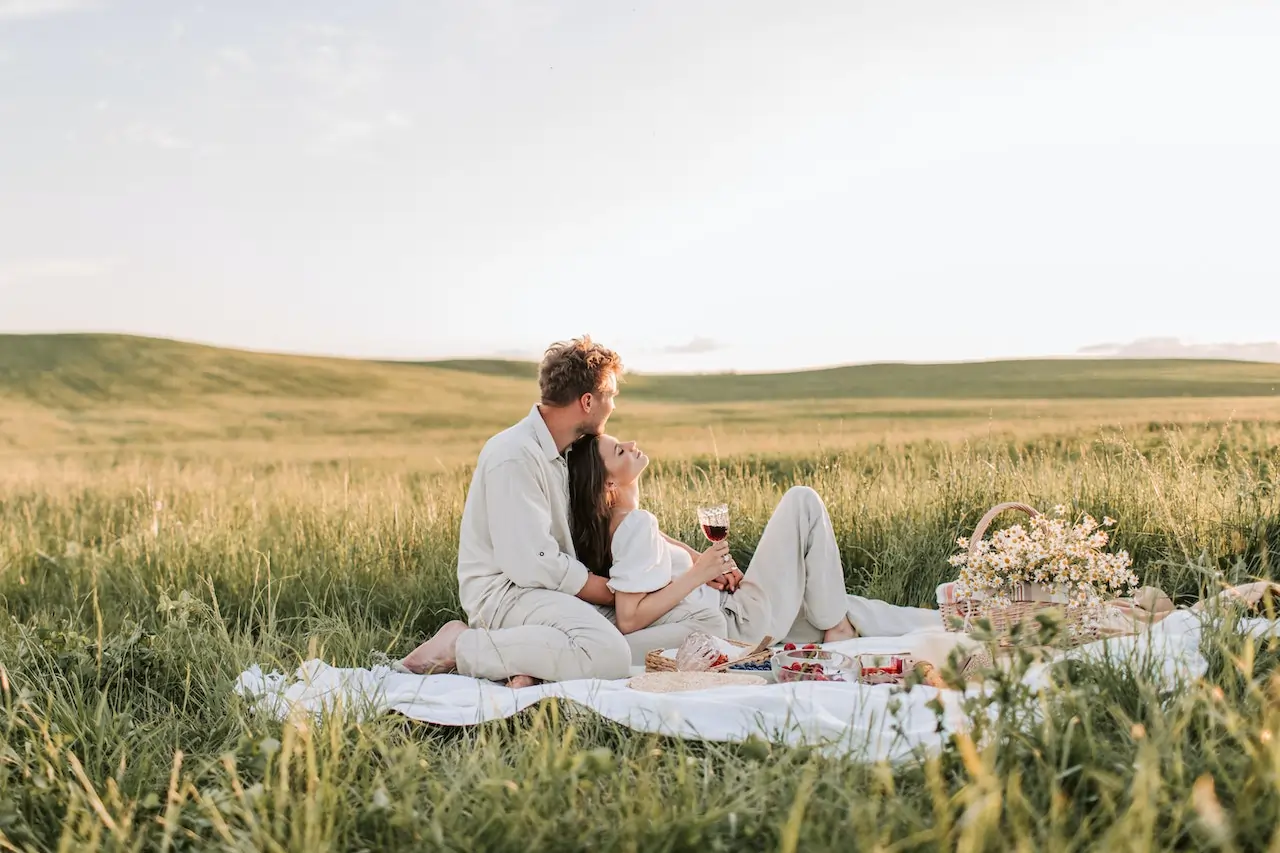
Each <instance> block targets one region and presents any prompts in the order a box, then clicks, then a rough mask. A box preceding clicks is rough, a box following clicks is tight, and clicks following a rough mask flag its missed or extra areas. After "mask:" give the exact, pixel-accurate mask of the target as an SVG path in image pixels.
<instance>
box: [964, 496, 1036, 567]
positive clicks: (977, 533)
mask: <svg viewBox="0 0 1280 853" xmlns="http://www.w3.org/2000/svg"><path fill="white" fill-rule="evenodd" d="M1007 509H1016V510H1018V511H1020V512H1025V513H1026V514H1027V515H1029V516H1030V517H1031V518H1035V517H1036V516H1038V515H1039V514H1040V513H1039V512H1037V511H1036V509H1035V508H1034V507H1031V506H1028V505H1027V504H1024V503H1018V502H1016V501H1011V502H1009V503H1003V504H996V505H995V506H993V507H992V508H991V509H989V510H987V514H986V515H984V516H982V518H980V519H978V526H977V527H975V528H973V535H972V536H970V537H969V556H970V557H973V556H974V554H975V553H976V552H977V550H978V542H979V541H981V539H982V537H983V536H984V535H986V532H987V528H988V527H990V526H991V522H992V521H994V520H995V517H996V516H997V515H999V514H1000V513H1002V512H1004V511H1005V510H1007Z"/></svg>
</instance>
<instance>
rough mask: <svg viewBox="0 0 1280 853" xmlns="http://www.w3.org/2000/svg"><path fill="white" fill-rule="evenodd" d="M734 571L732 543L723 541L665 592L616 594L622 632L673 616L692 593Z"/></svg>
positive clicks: (615, 603)
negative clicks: (713, 578) (719, 576)
mask: <svg viewBox="0 0 1280 853" xmlns="http://www.w3.org/2000/svg"><path fill="white" fill-rule="evenodd" d="M726 558H727V560H726ZM732 567H733V559H732V558H731V557H729V543H727V542H725V541H723V540H722V541H720V542H716V543H715V544H713V545H712V546H711V547H710V548H708V549H707V550H706V551H705V552H703V553H701V554H699V555H698V559H697V560H695V561H694V564H693V567H692V568H690V569H689V571H687V572H685V573H684V574H682V575H680V576H678V577H676V578H675V579H674V580H672V581H671V582H670V583H668V584H667V585H666V586H664V587H663V588H662V589H658V590H654V591H653V592H616V593H615V595H614V602H613V607H614V614H615V616H616V618H617V621H618V630H619V631H621V632H622V633H624V634H630V633H632V632H633V631H639V630H640V629H641V628H648V627H649V626H650V625H652V624H653V623H654V622H656V621H657V620H658V619H660V618H662V617H663V616H665V615H666V614H667V613H670V612H671V609H672V608H673V607H675V606H676V605H677V604H679V603H680V602H682V601H684V600H685V598H686V597H687V596H688V595H689V593H691V592H693V591H694V590H695V589H697V588H698V587H699V586H701V585H702V584H704V583H706V582H707V581H708V580H710V579H711V578H712V577H716V576H718V575H719V574H720V573H721V572H724V571H726V570H728V569H731V568H732Z"/></svg>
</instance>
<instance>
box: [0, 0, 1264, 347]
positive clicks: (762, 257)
mask: <svg viewBox="0 0 1280 853" xmlns="http://www.w3.org/2000/svg"><path fill="white" fill-rule="evenodd" d="M1278 44H1280V3H1277V2H1273V1H1271V2H1261V0H1260V1H1259V2H1231V0H1199V2H1178V0H1152V2H1127V0H1099V1H1098V2H1094V1H1093V0H1072V2H1063V0H1044V2H1040V0H1007V1H1006V0H1001V1H1000V2H996V1H995V0H973V2H965V3H957V2H954V0H937V2H933V1H932V0H930V1H929V2H926V1H925V0H920V2H915V1H914V0H901V2H885V0H873V1H869V2H862V1H861V0H842V2H827V3H822V2H805V3H787V2H777V0H771V2H751V0H724V2H705V1H704V0H679V2H661V3H652V2H643V0H631V2H625V3H616V2H604V1H603V0H585V1H584V2H556V3H540V2H525V0H509V2H499V0H485V1H484V2H480V0H457V2H448V3H440V2H417V0H412V1H409V0H406V2H374V0H369V2H359V3H357V2H318V0H310V2H305V3H303V2H293V3H286V2H276V0H255V2H232V0H216V2H214V0H209V2H206V3H189V2H183V0H157V2H145V0H137V2H134V0H98V1H97V2H93V1H92V0H0V331H6V332H18V331H74V330H86V331H88V330H93V331H122V332H135V333H140V334H149V335H161V336H166V337H176V338H182V339H188V340H197V341H205V342H211V343H219V344H227V345H234V346H244V347H251V348H258V349H270V350H286V351H298V352H315V353H336V354H349V355H361V356H392V357H414V356H420V357H437V356H445V355H487V354H527V355H533V354H536V352H537V351H538V350H539V349H540V348H541V347H542V346H543V345H545V344H546V343H547V342H548V341H550V340H552V339H555V338H560V337H567V336H570V335H573V334H577V333H580V332H583V331H588V332H591V333H593V334H594V335H595V336H596V337H597V338H599V339H601V340H603V341H604V342H605V343H608V344H610V345H613V346H615V347H616V348H618V349H620V350H622V352H623V355H624V357H625V358H626V360H627V361H628V362H629V363H630V364H631V365H632V366H634V367H637V368H640V369H650V370H657V369H663V370H665V369H673V368H681V369H690V370H714V369H724V368H735V369H740V370H752V369H776V368H785V367H798V366H809V365H818V364H831V363H843V362H858V361H874V360H915V361H926V360H955V359H977V358H989V357H1005V356H1030V355H1040V354H1069V353H1074V352H1077V351H1078V350H1080V349H1081V348H1082V347H1087V346H1090V345H1096V344H1100V343H1109V342H1111V343H1116V342H1124V341H1131V340H1134V339H1138V338H1147V337H1174V338H1182V339H1183V340H1185V341H1188V342H1192V343H1199V344H1211V343H1212V344H1218V343H1230V342H1237V343H1245V342H1257V341H1266V340H1275V339H1276V338H1277V337H1278V335H1277V332H1276V315H1277V310H1278V309H1280V295H1277V294H1278V292H1280V246H1278V244H1277V235H1278V234H1280V201H1278V200H1280V110H1277V109H1276V97H1277V94H1276V90H1277V82H1280V50H1278V49H1277V47H1276V46H1277V45H1278Z"/></svg>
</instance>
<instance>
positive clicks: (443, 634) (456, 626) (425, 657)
mask: <svg viewBox="0 0 1280 853" xmlns="http://www.w3.org/2000/svg"><path fill="white" fill-rule="evenodd" d="M465 630H467V623H466V622H459V621H458V620H456V619H455V620H453V621H452V622H446V623H445V624H444V627H442V628H441V629H440V630H439V631H436V633H435V636H434V637H432V638H431V639H430V640H427V641H426V642H425V643H423V644H422V645H420V646H418V647H417V648H416V649H414V650H413V651H411V652H409V654H407V655H405V657H404V659H403V660H401V661H400V663H402V664H404V667H405V669H407V670H409V671H410V672H416V673H418V675H431V674H432V673H436V672H453V671H454V670H455V669H457V668H458V635H459V634H461V633H462V632H463V631H465Z"/></svg>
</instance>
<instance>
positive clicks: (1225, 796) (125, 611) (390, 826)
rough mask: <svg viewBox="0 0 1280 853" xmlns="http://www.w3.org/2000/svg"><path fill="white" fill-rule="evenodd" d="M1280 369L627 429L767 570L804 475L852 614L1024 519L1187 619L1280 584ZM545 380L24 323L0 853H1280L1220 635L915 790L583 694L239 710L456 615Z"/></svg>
mask: <svg viewBox="0 0 1280 853" xmlns="http://www.w3.org/2000/svg"><path fill="white" fill-rule="evenodd" d="M1278 374H1280V367H1277V366H1273V365H1249V364H1232V363H1225V362H1199V363H1197V362H1094V361H1090V362H1016V363H1004V364H989V365H933V366H902V365H879V366H869V367H859V368H840V369H836V370H832V371H817V372H810V373H801V374H793V375H774V376H761V377H752V376H736V377H658V376H652V377H651V376H634V377H632V378H631V379H630V381H628V383H627V384H626V385H625V386H624V390H623V394H622V397H621V398H620V400H621V406H620V408H619V411H618V413H617V414H616V415H615V417H614V419H613V420H612V421H611V426H610V428H611V430H612V431H614V432H615V433H617V434H619V435H623V436H626V437H635V438H638V439H640V440H641V441H642V442H644V443H645V446H646V447H647V448H648V449H649V450H650V454H651V455H652V456H653V457H654V458H655V460H656V461H655V463H654V466H653V470H652V471H651V472H650V474H649V475H648V476H647V477H646V484H645V489H646V494H645V501H646V505H647V507H648V508H650V509H652V510H653V511H654V512H655V513H656V514H657V515H658V517H659V519H660V520H661V522H662V524H663V526H664V528H665V529H667V530H668V531H669V532H672V533H673V534H675V535H679V536H682V537H684V538H685V539H686V541H689V542H691V543H693V542H697V541H700V540H699V538H698V537H699V535H700V534H699V532H698V530H697V527H696V521H695V519H694V513H693V509H694V507H695V505H696V504H697V503H698V502H699V501H702V500H706V499H709V498H711V497H716V498H721V499H725V500H727V501H728V502H729V503H730V505H731V507H732V510H733V518H734V523H733V529H734V533H733V537H732V539H733V547H734V549H735V551H736V556H737V557H738V560H739V562H741V563H743V564H746V563H747V562H748V561H749V558H750V555H751V552H752V549H753V547H754V543H755V542H756V541H757V539H758V537H759V534H760V531H761V529H762V528H763V525H764V523H765V521H766V520H767V518H768V514H769V512H770V511H771V509H772V508H773V506H774V505H775V504H776V502H777V500H778V499H779V498H780V496H781V495H782V493H783V492H784V491H785V489H786V488H787V487H788V486H789V485H791V484H793V483H805V484H808V485H811V486H814V487H815V488H816V489H818V491H819V492H820V493H822V494H823V496H824V497H825V498H826V499H827V501H828V504H829V507H830V510H831V515H832V520H833V523H834V526H835V529H836V533H837V538H838V540H839V543H840V547H841V552H842V557H843V560H844V564H845V566H846V575H847V583H848V587H849V589H850V590H853V591H857V592H862V593H864V594H868V595H872V596H876V597H880V598H884V599H886V600H889V601H893V602H897V603H903V604H929V603H931V602H932V596H933V589H934V587H935V585H936V584H937V583H938V582H939V581H941V580H943V579H947V578H949V577H950V570H949V567H948V566H947V564H946V558H947V556H948V555H950V554H951V553H952V551H953V543H954V539H955V538H956V537H957V536H958V535H964V534H967V533H968V532H969V531H970V529H971V527H972V525H973V524H974V522H975V521H976V520H977V518H978V517H979V516H980V515H981V513H982V512H983V511H984V510H985V509H986V508H987V507H989V506H990V505H992V504H994V503H996V502H998V501H1003V500H1009V499H1020V500H1026V501H1029V502H1031V503H1033V504H1036V505H1039V506H1046V507H1047V506H1050V505H1053V504H1056V503H1065V504H1067V505H1069V506H1070V507H1072V508H1073V509H1075V510H1078V511H1088V512H1092V513H1094V514H1095V515H1098V516H1101V515H1103V514H1106V515H1111V516H1113V517H1115V518H1117V519H1119V520H1120V528H1119V531H1118V533H1117V545H1118V547H1123V548H1127V549H1128V550H1130V552H1131V553H1132V554H1133V555H1134V558H1135V561H1136V568H1137V569H1138V571H1139V573H1140V575H1141V576H1142V578H1143V580H1144V581H1145V582H1148V583H1153V584H1156V585H1158V586H1161V587H1162V588H1164V589H1165V590H1167V591H1168V592H1170V593H1171V594H1173V595H1174V596H1175V598H1176V599H1177V600H1178V601H1179V602H1181V603H1187V602H1190V601H1193V600H1196V599H1197V598H1199V597H1201V596H1202V595H1203V594H1204V593H1205V592H1207V591H1213V590H1216V589H1218V588H1219V587H1220V586H1221V585H1222V584H1224V583H1234V582H1239V581H1242V580H1246V579H1249V578H1252V577H1254V576H1266V577H1270V576H1273V575H1274V574H1275V568H1274V566H1275V562H1276V558H1277V552H1278V551H1280V449H1278V448H1280V400H1277V398H1276V395H1275V390H1274V383H1275V378H1276V376H1277V375H1278ZM531 375H532V366H531V365H527V364H520V363H512V362H482V363H477V362H457V363H438V364H429V365H416V364H385V363H375V362H361V361H350V360H341V359H313V358H299V357H291V356H272V355H262V354H254V353H238V352H233V351H227V350H219V349H215V348H209V347H196V346H191V345H187V344H178V343H173V342H166V341H153V340H145V339H136V338H123V337H118V336H28V337H14V336H9V337H0V612H2V613H3V617H4V618H3V621H2V622H0V667H2V668H0V849H4V850H9V849H18V850H51V849H110V850H178V849H212V848H217V849H244V850H306V851H313V850H373V849H378V850H381V849H399V848H410V849H427V850H476V851H489V850H494V851H502V850H519V851H530V850H541V849H548V850H588V849H608V850H613V849H616V850H624V851H627V850H673V851H681V850H696V851H700V853H701V852H702V851H714V850H729V851H746V850H785V851H795V850H806V851H807V850H825V849H833V850H835V849H838V850H849V849H879V850H918V849H930V850H955V849H960V850H966V851H977V850H997V849H1024V850H1063V851H1070V850H1081V849H1092V848H1097V849H1124V850H1155V849H1168V848H1182V849H1217V848H1220V849H1237V850H1262V849H1280V836H1278V835H1277V834H1276V832H1277V831H1276V829H1275V827H1276V826H1278V825H1280V769H1278V768H1280V739H1277V738H1276V737H1275V735H1276V734H1277V726H1280V676H1277V674H1276V670H1275V665H1276V660H1277V654H1278V652H1277V649H1275V648H1274V647H1273V646H1272V645H1266V644H1263V645H1249V644H1247V643H1245V642H1243V641H1242V640H1241V639H1240V637H1239V636H1238V635H1235V634H1232V633H1230V632H1225V633H1222V634H1219V635H1215V636H1210V637H1208V638H1207V639H1206V641H1205V651H1206V653H1207V654H1208V656H1209V658H1210V660H1211V662H1212V667H1211V670H1210V672H1209V674H1208V675H1207V676H1206V678H1204V679H1203V680H1201V681H1200V682H1197V683H1196V684H1194V685H1192V686H1190V687H1189V688H1188V689H1186V690H1182V691H1179V692H1178V693H1177V694H1176V695H1167V694H1163V693H1161V692H1160V689H1159V687H1158V684H1157V681H1156V679H1154V678H1153V676H1152V674H1151V673H1149V672H1147V671H1146V670H1145V669H1144V668H1143V667H1141V666H1139V667H1138V668H1137V669H1136V670H1129V669H1125V668H1108V667H1103V666H1090V667H1084V666H1074V667H1068V668H1061V669H1059V670H1057V671H1056V672H1055V676H1054V678H1055V682H1054V683H1055V686H1054V687H1053V689H1052V690H1051V691H1049V692H1048V693H1047V694H1046V695H1044V696H1032V695H1028V694H1027V693H1026V692H1025V691H1022V690H1020V689H1018V688H1017V687H1016V685H1014V684H1012V683H1010V682H1009V681H1008V680H1007V678H1006V679H1005V681H1003V682H997V683H996V685H995V686H996V688H997V690H998V693H999V695H1000V696H1001V698H1002V700H1003V704H1002V706H1001V707H1002V711H1001V713H999V714H996V715H993V716H992V717H991V719H990V722H989V724H985V725H984V727H983V728H982V729H981V730H980V731H978V732H975V738H974V739H968V740H966V739H960V740H957V741H955V742H954V743H951V744H950V745H949V746H948V747H947V749H946V750H945V751H944V752H943V753H942V754H941V755H939V756H934V757H931V758H928V759H922V760H921V761H919V762H916V763H911V764H908V765H904V766H900V767H888V766H883V765H875V764H860V763H857V762H853V761H849V760H838V759H833V758H824V757H822V756H821V755H818V754H816V753H814V752H812V751H810V750H806V749H790V748H783V747H779V746H776V745H770V744H766V743H763V742H753V743H749V744H745V745H715V744H703V743H693V742H679V741H675V740H669V739H663V738H657V737H653V736H649V735H641V734H637V733H634V732H631V731H629V730H626V729H622V728H619V727H617V726H614V725H612V724H608V723H606V722H604V721H602V720H600V719H599V718H597V717H595V716H593V715H590V714H583V713H581V712H577V711H575V709H574V708H573V707H572V706H566V705H557V704H544V705H543V706H540V707H538V708H536V709H533V710H530V711H527V712H525V713H523V714H521V715H519V716H518V717H516V718H513V719H512V720H509V721H503V722H500V723H494V724H490V725H485V726H480V727H475V728H469V729H448V728H443V727H435V726H427V725H420V724H416V723H411V722H408V721H406V720H403V719H401V718H398V717H394V716H388V717H385V718H380V719H376V720H368V721H358V720H355V719H353V718H352V717H350V716H349V715H346V714H344V713H341V712H336V713H335V714H333V715H331V716H330V717H328V718H326V719H324V720H320V721H305V720H292V721H288V722H284V723H281V722H277V721H272V720H267V719H262V718H259V717H256V716H254V715H253V714H251V713H249V712H248V710H247V709H246V707H245V706H244V705H243V704H242V703H241V702H240V701H239V700H238V699H237V698H236V697H235V696H234V695H233V693H232V683H233V681H234V678H235V677H236V675H238V674H239V672H240V671H241V670H243V669H244V668H245V667H246V666H248V665H249V664H251V663H259V664H262V665H263V666H264V667H265V668H268V669H270V668H278V669H282V670H291V669H292V668H293V667H295V666H296V665H297V664H298V663H299V662H300V661H301V660H304V659H307V658H310V657H314V656H319V657H322V658H324V659H325V660H327V661H329V662H331V663H334V664H336V665H341V666H362V665H368V664H369V663H370V662H372V661H373V660H374V659H376V658H377V656H379V655H382V654H393V655H394V654H401V653H403V652H405V651H407V650H408V649H409V648H411V647H412V646H413V645H414V644H415V643H416V642H417V641H418V640H419V639H421V637H422V636H424V635H425V634H428V633H430V632H431V631H433V630H434V629H435V628H436V627H437V626H439V625H440V624H441V623H442V622H444V621H445V620H447V619H449V618H452V617H454V616H456V615H458V601H457V585H456V579H455V577H454V562H455V559H456V542H457V529H458V523H459V518H460V514H461V509H462V503H463V499H464V496H465V489H466V484H467V477H468V469H467V465H469V463H470V462H471V460H473V459H474V455H475V453H476V451H477V450H478V448H479V446H480V444H481V443H482V442H483V440H484V439H485V437H487V436H488V435H489V434H491V433H492V432H494V431H496V430H497V429H499V428H501V427H503V426H506V425H507V424H509V423H511V422H512V421H514V420H516V419H518V418H520V417H522V416H523V414H524V413H525V412H526V411H527V410H528V406H529V405H530V404H531V403H532V399H533V396H534V394H533V389H532V384H531V379H530V377H531ZM1228 393H1229V394H1230V395H1231V396H1222V395H1223V394H1228ZM1117 394H1124V395H1127V396H1114V395H1117ZM1152 394H1155V395H1157V396H1151V395H1152ZM1185 394H1193V395H1196V396H1191V397H1185V396H1183V395H1185ZM866 395H872V396H866ZM922 395H923V396H922ZM1017 395H1023V396H1025V399H1019V398H1018V397H1017ZM1081 395H1083V396H1081ZM1108 397H1114V398H1113V399H1108ZM992 677H993V678H1000V676H999V675H998V674H995V673H993V674H992ZM987 710H989V709H984V708H980V707H976V708H974V709H973V711H974V713H975V715H976V716H977V717H981V718H984V719H985V716H984V715H985V713H986V711H987Z"/></svg>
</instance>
